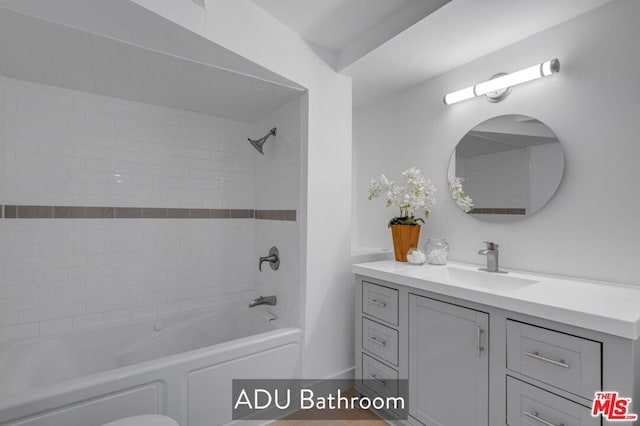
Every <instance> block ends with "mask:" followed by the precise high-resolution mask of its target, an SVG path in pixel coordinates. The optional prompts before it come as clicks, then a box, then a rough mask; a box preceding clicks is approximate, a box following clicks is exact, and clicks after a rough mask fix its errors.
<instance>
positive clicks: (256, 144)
mask: <svg viewBox="0 0 640 426" xmlns="http://www.w3.org/2000/svg"><path fill="white" fill-rule="evenodd" d="M275 135H276V128H275V127H274V128H273V129H271V130H270V131H269V133H267V134H266V135H265V136H263V137H261V138H260V139H250V138H248V139H247V140H248V141H249V142H250V143H251V145H253V147H254V148H255V149H256V150H257V151H258V152H259V153H260V154H262V155H264V152H263V151H262V146H263V145H264V143H265V142H266V141H267V139H269V137H271V136H275Z"/></svg>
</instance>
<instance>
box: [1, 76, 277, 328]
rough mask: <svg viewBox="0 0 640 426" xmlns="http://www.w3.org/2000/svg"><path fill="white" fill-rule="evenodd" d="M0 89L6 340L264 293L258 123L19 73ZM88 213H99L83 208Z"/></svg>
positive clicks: (2, 278)
mask: <svg viewBox="0 0 640 426" xmlns="http://www.w3.org/2000/svg"><path fill="white" fill-rule="evenodd" d="M4 85H5V91H4V92H5V93H4V102H3V110H4V115H5V116H6V117H5V118H6V126H5V127H6V128H5V131H4V132H3V133H2V134H3V135H4V137H5V139H6V140H5V141H6V155H5V157H4V161H3V162H2V166H1V168H0V170H1V173H0V183H1V184H3V185H4V186H5V189H6V191H5V193H4V196H3V203H4V204H5V219H4V220H2V221H1V222H2V225H1V227H2V228H0V229H1V234H0V236H1V238H0V254H1V255H0V257H1V258H2V260H3V262H4V265H3V267H2V269H1V276H0V313H1V314H0V340H2V339H9V338H14V337H23V336H31V335H37V334H50V333H58V332H63V331H67V330H71V329H75V328H84V327H92V326H97V325H101V324H108V323H116V322H126V321H131V320H135V319H138V318H143V317H150V316H154V315H160V314H165V313H171V312H176V311H182V310H189V309H197V308H202V307H208V306H218V305H222V304H228V303H237V302H240V301H246V300H248V299H250V298H252V297H254V296H255V291H254V289H255V284H254V281H255V274H256V271H255V269H256V268H255V263H256V262H255V259H256V253H255V231H256V225H255V220H254V219H252V218H251V219H249V218H247V217H248V216H249V215H251V216H252V215H253V209H254V187H255V183H254V182H255V165H256V163H255V161H256V152H255V151H254V150H253V148H252V147H251V146H250V145H249V144H248V143H246V138H247V137H248V136H250V131H251V130H252V127H251V126H250V125H248V124H245V123H240V122H235V121H232V120H227V119H221V118H218V117H213V116H208V115H204V114H197V113H192V112H186V111H180V110H174V109H169V108H163V107H159V106H154V105H149V104H142V103H136V102H130V101H125V100H122V99H116V98H110V97H106V96H99V95H93V94H88V93H83V92H77V91H72V90H68V89H61V88H56V87H52V86H46V85H42V84H36V83H31V82H26V81H21V80H15V79H9V78H6V79H4ZM283 125H284V123H283ZM285 127H286V126H285ZM13 205H20V206H75V207H78V206H80V207H102V208H106V207H110V208H111V209H95V210H93V209H89V208H87V209H84V208H81V209H64V208H63V209H57V208H56V209H51V207H44V208H43V207H39V208H26V207H22V208H18V211H17V212H16V211H15V209H13V208H12V207H8V206H13ZM113 207H116V209H113ZM127 208H129V209H127ZM141 208H145V209H144V210H142V209H141ZM153 208H156V209H155V210H154V209H153ZM11 209H13V211H11ZM174 209H175V210H174ZM183 209H191V210H187V211H185V210H183ZM204 209H215V210H213V211H210V210H204ZM90 211H92V212H93V213H91V214H97V215H99V217H100V218H91V219H84V218H75V217H77V215H78V214H82V215H85V214H86V215H87V216H89V215H90ZM16 214H17V215H18V216H19V217H24V216H36V217H38V218H11V217H12V215H13V216H15V215H16ZM185 214H186V215H187V216H189V217H187V218H182V216H184V215H185ZM51 215H54V216H55V217H56V218H55V219H52V218H44V217H46V216H49V217H50V216H51ZM158 215H162V217H167V216H168V217H170V218H156V217H157V216H158ZM203 215H205V216H207V217H208V218H201V217H202V216H203ZM114 216H115V218H114ZM142 216H144V218H141V217H142ZM211 216H213V217H217V218H209V217H211ZM220 216H221V217H220ZM58 217H64V218H58ZM265 222H271V221H270V220H268V221H265ZM262 227H264V228H266V229H269V225H268V224H264V225H262Z"/></svg>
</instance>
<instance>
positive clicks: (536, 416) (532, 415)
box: [524, 411, 564, 426]
mask: <svg viewBox="0 0 640 426" xmlns="http://www.w3.org/2000/svg"><path fill="white" fill-rule="evenodd" d="M524 415H525V416H527V417H529V418H531V419H534V420H537V421H539V422H540V423H542V424H543V425H545V426H564V423H558V424H555V423H551V422H550V421H549V420H545V419H543V418H542V417H540V415H539V414H538V412H537V411H534V412H533V413H529V412H528V411H525V412H524Z"/></svg>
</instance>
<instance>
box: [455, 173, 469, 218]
mask: <svg viewBox="0 0 640 426" xmlns="http://www.w3.org/2000/svg"><path fill="white" fill-rule="evenodd" d="M463 181H464V179H463V178H460V177H457V176H454V175H452V174H449V192H451V197H452V198H453V200H454V201H455V202H456V204H457V205H458V207H460V208H461V209H462V211H463V212H465V213H469V212H470V211H471V209H473V200H472V199H471V197H469V196H468V195H467V194H465V193H464V190H463V189H462V182H463Z"/></svg>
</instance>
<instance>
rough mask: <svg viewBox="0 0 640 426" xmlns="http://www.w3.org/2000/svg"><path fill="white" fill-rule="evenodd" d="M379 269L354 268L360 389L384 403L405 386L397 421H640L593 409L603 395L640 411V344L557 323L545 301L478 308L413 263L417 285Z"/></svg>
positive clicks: (488, 425) (511, 425) (530, 424)
mask: <svg viewBox="0 0 640 426" xmlns="http://www.w3.org/2000/svg"><path fill="white" fill-rule="evenodd" d="M365 265H366V264H365ZM356 266H359V265H356ZM374 266H375V268H374V267H372V276H368V275H364V274H363V272H368V270H366V268H363V267H362V268H356V267H354V272H356V273H357V275H356V289H357V290H356V291H357V295H356V330H355V331H356V381H355V387H356V390H357V391H358V392H360V393H361V394H363V395H367V396H370V397H376V396H387V395H397V392H398V388H400V387H401V386H403V385H405V384H406V388H408V397H407V401H408V410H407V411H408V418H407V417H406V415H405V417H404V418H403V419H402V420H400V421H398V422H397V423H394V424H407V425H415V426H460V425H464V426H503V425H504V426H543V425H544V426H560V425H564V426H596V425H598V426H604V425H614V424H615V425H617V426H621V425H633V424H636V423H635V422H632V421H621V422H619V421H616V422H613V421H608V420H606V419H603V418H601V417H592V416H591V407H592V403H593V398H594V396H595V395H594V394H595V392H598V391H616V392H618V393H619V395H620V396H621V397H628V398H633V402H632V404H631V409H630V411H629V412H630V413H638V412H640V404H638V402H637V401H639V400H640V339H638V338H628V337H623V336H618V335H614V334H610V333H604V332H601V331H597V330H593V329H592V328H589V327H586V326H585V327H579V326H577V325H575V324H567V323H563V322H562V321H558V320H550V319H549V318H548V317H549V315H545V314H543V312H547V313H548V312H549V310H548V309H547V305H541V306H539V307H537V306H534V309H532V310H533V311H536V312H537V311H539V312H541V314H540V316H536V315H532V314H530V313H523V312H522V311H521V310H519V311H518V310H509V309H505V308H504V306H494V305H492V304H490V303H487V302H486V300H489V301H492V300H494V299H491V298H485V299H484V303H480V302H479V301H478V300H477V299H482V294H480V293H477V292H476V296H477V295H478V294H480V295H479V296H477V297H473V298H472V297H469V298H463V297H460V296H458V297H456V296H453V295H451V294H443V293H444V292H445V291H448V290H449V287H446V286H442V285H441V284H440V283H438V282H437V281H435V278H434V281H433V282H431V281H428V280H426V279H425V278H424V276H426V274H424V275H422V274H421V276H420V278H415V271H417V269H411V268H409V267H407V272H406V276H409V277H410V279H407V278H406V276H399V278H398V282H395V280H392V279H394V277H395V275H394V274H396V273H397V272H396V271H398V270H399V269H400V268H402V267H401V266H398V265H397V264H395V263H393V262H392V263H390V266H389V269H392V270H393V271H394V273H393V274H391V273H387V272H386V271H385V272H384V273H380V272H379V271H377V269H379V266H378V265H374ZM376 268H377V269H376ZM414 268H415V267H414ZM400 270H401V269H400ZM434 276H435V275H434ZM638 291H640V290H638ZM453 292H454V291H453V290H452V291H450V293H453ZM458 294H465V293H458ZM491 297H493V296H491ZM639 297H640V296H639ZM495 300H496V304H499V303H501V301H502V300H504V296H500V297H499V298H496V299H495ZM639 302H640V299H639ZM638 306H640V303H639V304H638ZM639 309H640V308H639ZM574 322H575V321H574ZM593 324H596V326H597V325H598V324H597V323H591V325H593ZM396 379H400V380H396ZM407 383H408V384H407ZM400 394H402V392H401V393H400ZM387 414H388V415H390V416H391V418H393V416H394V415H397V413H387ZM396 418H397V417H396Z"/></svg>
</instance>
